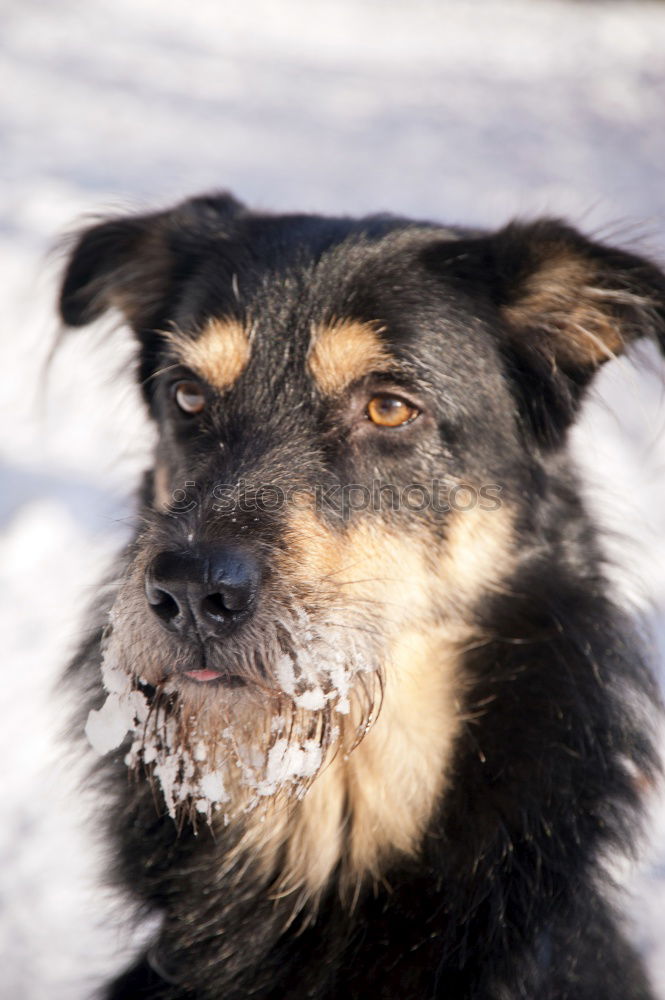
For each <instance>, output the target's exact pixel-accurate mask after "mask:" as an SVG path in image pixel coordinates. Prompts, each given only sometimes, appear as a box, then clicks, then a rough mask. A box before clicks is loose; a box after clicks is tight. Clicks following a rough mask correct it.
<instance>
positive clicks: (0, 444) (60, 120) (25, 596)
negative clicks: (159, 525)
mask: <svg viewBox="0 0 665 1000" xmlns="http://www.w3.org/2000/svg"><path fill="white" fill-rule="evenodd" d="M663 52H665V5H663V4H658V3H652V2H639V0H637V2H634V0H616V2H610V3H606V4H604V3H583V2H565V0H539V2H538V3H533V2H532V0H501V2H499V0H485V2H483V0H455V2H452V0H449V2H447V0H413V2H412V3H410V4H409V5H408V7H407V5H405V4H404V3H401V2H398V0H381V2H378V0H320V2H317V3H316V4H312V3H311V2H310V0H282V2H281V3H274V2H271V0H244V2H243V3H238V2H236V0H232V2H229V3H224V4H220V3H218V2H216V0H197V3H196V4H177V3H175V2H173V0H131V2H130V0H116V3H115V4H113V5H104V4H90V3H83V2H82V0H59V2H58V3H57V4H44V3H41V2H38V0H6V2H5V3H4V4H3V8H2V31H1V32H0V77H1V78H2V80H3V101H2V104H1V106H0V141H1V142H2V156H0V178H1V179H2V184H3V194H4V198H3V201H2V208H1V209H0V264H1V267H2V275H3V283H2V292H1V293H0V294H1V295H2V310H1V311H0V324H1V326H0V336H1V337H2V338H3V345H4V347H5V355H4V358H5V364H4V365H3V366H2V369H1V370H0V379H2V385H1V387H0V400H2V407H3V420H2V422H1V423H0V428H1V430H0V434H1V435H2V437H1V440H0V475H1V476H2V489H1V490H0V530H2V535H1V536H0V593H1V594H2V597H3V601H2V609H1V611H0V624H1V625H2V629H3V648H4V668H3V677H2V683H1V684H0V697H1V698H2V699H3V706H2V707H3V712H2V719H3V725H2V727H0V742H1V748H0V749H1V759H2V760H4V761H6V762H8V766H6V767H5V768H4V769H3V777H2V804H3V822H2V823H1V824H0V895H1V896H2V899H3V908H2V909H1V910H0V952H1V953H2V957H3V968H2V985H1V986H0V996H1V997H2V998H3V1000H4V997H7V1000H10V998H11V1000H84V998H87V997H89V996H90V995H91V994H92V992H93V990H94V988H95V986H96V985H97V983H98V982H99V980H100V978H102V977H103V976H104V975H105V974H106V973H107V970H109V969H112V968H118V967H119V966H120V965H121V964H122V963H123V962H125V961H126V960H127V958H128V955H129V954H130V953H131V951H132V949H133V948H135V947H137V946H138V939H137V938H135V939H134V940H130V938H129V935H128V931H127V929H126V928H127V922H126V920H125V919H124V916H123V914H124V911H123V909H122V907H120V908H118V907H117V901H116V902H114V903H113V905H114V907H115V908H114V909H113V910H111V909H109V908H107V906H106V905H105V902H104V900H105V899H106V898H107V897H105V896H103V890H102V889H101V888H100V886H101V883H102V881H103V874H104V869H105V865H106V861H105V858H104V855H103V854H102V853H100V852H99V851H98V849H97V846H96V844H95V843H94V841H92V840H91V838H90V837H89V835H88V833H87V832H86V830H85V829H84V828H83V827H82V825H81V814H82V812H83V806H84V805H85V802H84V800H83V799H82V798H81V796H80V794H79V793H78V792H77V790H76V781H77V776H78V774H79V770H80V769H79V767H78V762H77V761H76V760H74V761H72V760H71V758H63V757H62V754H61V751H60V748H59V743H58V736H59V733H60V731H61V729H62V728H63V726H64V725H65V723H64V720H65V718H66V717H67V706H66V705H65V704H64V703H63V698H62V697H61V696H60V685H59V682H58V678H59V671H60V669H61V665H62V663H63V662H64V660H65V658H66V655H67V653H68V651H71V650H72V649H73V648H75V646H76V644H77V642H78V641H79V639H80V638H81V636H82V635H83V629H84V625H83V624H82V622H81V619H80V617H77V613H76V610H77V608H80V607H81V606H82V604H84V603H85V602H86V601H87V600H88V599H89V598H90V597H91V596H92V594H93V593H94V589H95V581H96V580H97V579H99V578H100V576H101V575H102V574H103V573H104V572H105V570H106V569H107V567H108V565H109V561H110V559H111V556H112V553H113V552H114V551H115V550H116V549H117V548H118V547H119V546H120V545H121V544H122V542H123V540H124V539H125V537H126V532H127V519H128V517H129V516H130V514H131V507H130V504H129V503H128V502H127V501H126V499H125V498H126V497H127V496H128V495H129V493H130V492H131V490H132V488H133V486H134V484H135V483H136V480H137V476H138V473H139V471H140V469H141V467H142V464H143V457H144V455H145V454H146V451H147V449H148V447H149V445H150V441H151V435H150V431H149V429H147V428H146V427H145V425H144V424H143V422H142V420H141V417H140V415H139V414H140V400H139V394H138V391H137V390H136V388H135V387H134V385H133V384H132V382H131V379H130V377H129V373H130V371H131V361H130V358H131V353H132V345H131V341H130V338H129V337H126V336H124V335H123V334H121V333H117V334H111V332H110V329H111V325H112V323H109V324H101V325H100V326H99V327H98V328H97V329H96V330H95V331H94V332H93V331H81V332H76V333H73V334H72V335H71V336H69V337H68V338H67V341H66V342H65V343H64V344H63V347H62V349H61V351H60V352H59V354H58V356H57V358H56V360H55V362H54V365H53V368H52V370H51V373H50V376H49V378H48V380H47V382H46V384H45V383H44V382H43V381H40V366H41V365H42V363H43V361H44V359H45V356H46V352H47V350H48V347H49V345H50V343H51V339H52V335H53V333H54V330H55V322H54V318H53V294H54V287H55V286H54V276H55V272H56V270H57V266H58V258H57V257H49V256H48V251H49V248H50V247H51V246H52V244H53V241H54V239H55V238H56V237H57V236H58V234H59V233H60V232H61V231H62V230H63V229H65V228H67V227H70V226H71V225H72V223H73V222H75V221H76V219H77V217H78V216H80V214H81V213H84V212H95V211H100V210H101V211H103V210H108V209H116V208H123V207H125V206H137V205H139V206H140V205H158V206H159V205H163V204H167V203H168V202H169V201H171V200H173V199H175V198H178V197H181V196H184V195H186V194H189V193H191V192H194V191H201V190H206V189H211V188H219V187H229V188H231V189H232V190H234V192H235V193H236V194H237V195H238V196H240V197H241V198H244V199H246V200H247V201H248V202H250V203H252V204H258V205H262V206H264V207H266V208H271V209H277V210H279V209H295V210H302V209H305V210H307V209H313V210H322V211H332V212H349V213H353V212H368V211H382V210H392V211H397V212H404V213H407V214H412V215H415V216H421V217H426V218H440V219H442V220H445V221H449V222H465V223H471V224H493V223H500V222H502V221H504V220H505V219H506V218H508V217H509V216H511V215H514V214H516V213H528V214H531V215H533V214H536V213H542V212H546V213H550V214H557V215H564V216H566V217H569V218H570V219H572V220H573V221H575V222H577V223H578V224H580V225H582V226H583V227H584V228H586V229H587V230H593V231H596V232H599V233H600V234H602V235H604V236H606V237H608V238H610V237H611V238H613V239H615V240H616V241H618V242H622V243H624V244H626V243H627V244H629V245H635V246H638V247H640V248H642V249H644V250H646V251H647V252H651V253H654V254H656V255H657V256H658V257H659V258H660V259H661V260H665V185H664V184H663V163H665V129H664V128H663V108H664V107H665V60H664V59H663ZM643 357H645V358H646V360H645V361H643V362H642V364H641V366H640V369H639V370H637V369H635V368H634V367H631V365H629V364H628V363H627V362H626V361H623V360H622V361H619V362H612V363H611V364H609V365H608V366H607V368H606V371H605V372H604V373H603V376H602V378H601V379H600V380H599V383H598V389H597V391H596V392H595V394H594V399H593V400H592V402H591V403H590V405H589V406H588V407H587V408H586V412H585V417H584V421H583V423H582V425H581V426H580V428H579V431H578V432H577V433H576V435H575V442H574V444H575V449H576V452H577V454H578V455H579V456H580V461H581V463H582V465H583V468H584V471H585V475H586V478H587V482H588V489H589V493H590V498H591V501H592V502H593V504H594V506H595V508H596V509H597V511H598V514H599V516H600V517H601V518H602V519H603V520H604V522H605V523H606V524H607V525H608V526H609V527H610V529H611V532H610V533H609V534H608V542H607V546H608V551H609V552H610V553H611V555H612V556H613V557H614V558H615V560H616V562H617V566H618V569H617V572H616V574H615V575H616V579H617V584H618V586H620V588H621V591H622V593H623V594H624V595H625V600H626V601H630V602H631V603H632V604H633V605H635V606H637V607H639V608H641V609H643V610H644V611H645V612H646V613H647V614H648V616H649V618H650V621H651V623H652V625H653V627H654V630H655V634H656V642H657V646H658V649H659V652H660V656H661V658H663V657H665V472H664V470H665V462H664V458H665V443H664V442H665V435H664V434H663V430H664V429H665V405H664V390H663V381H662V367H661V366H660V362H658V361H657V360H656V359H655V357H654V355H653V353H650V352H648V351H647V352H643ZM289 669H291V670H293V664H291V668H289V666H288V664H284V674H283V679H282V686H283V687H284V688H285V690H286V689H287V688H286V683H293V685H294V687H293V690H294V691H295V690H296V682H297V678H296V676H295V673H294V674H293V676H291V675H290V674H289ZM336 669H338V670H339V676H335V677H332V676H331V677H329V678H328V683H329V684H330V686H331V688H335V689H336V691H337V695H336V698H338V700H337V705H336V707H337V711H338V712H340V711H342V710H343V709H344V707H346V706H345V698H344V695H343V694H340V692H342V691H343V689H344V685H345V684H348V681H349V679H350V678H349V676H348V674H347V673H345V669H344V666H343V665H338V668H336ZM289 678H291V679H290V680H289ZM116 680H119V679H117V678H116ZM285 681H286V683H285ZM109 683H110V684H112V683H113V681H112V679H111V680H110V681H109ZM108 689H109V691H111V690H112V687H110V686H109V687H108ZM321 691H322V693H324V694H326V695H327V692H328V689H327V688H326V687H325V685H323V686H321ZM115 694H116V696H117V697H118V699H122V697H123V692H122V691H116V692H115ZM298 696H299V697H305V698H311V699H313V700H314V699H316V698H318V697H319V695H318V693H317V681H316V680H315V678H313V677H312V678H311V683H310V684H309V685H306V686H305V688H304V689H303V690H302V691H301V693H300V694H299V695H298ZM138 707H140V706H138ZM135 708H137V706H133V707H132V708H131V711H134V709H135ZM123 711H125V712H129V711H130V707H129V706H128V705H127V704H125V705H124V708H123V709H121V707H120V701H119V702H118V703H117V704H116V705H115V707H113V708H111V709H107V710H106V715H104V712H102V717H101V718H99V717H98V718H97V719H96V720H91V722H90V726H89V732H91V734H92V739H93V741H94V742H95V743H96V744H97V746H98V748H102V749H103V748H104V747H105V746H109V744H110V743H111V742H112V741H114V740H116V739H117V738H118V736H119V731H120V728H121V726H122V724H123V723H122V712H123ZM126 718H127V716H125V720H126ZM130 728H131V726H128V729H130ZM126 731H127V730H126ZM274 735H275V738H276V740H279V739H280V738H283V737H282V735H281V734H280V732H279V731H278V730H275V733H274ZM276 745H277V743H275V746H276ZM136 752H138V749H137V748H136V747H133V748H132V750H130V755H131V753H136ZM144 752H145V750H144ZM246 752H247V762H246V766H247V767H249V768H257V767H259V766H260V761H258V760H257V759H252V756H251V751H250V750H249V749H247V751H246ZM157 757H158V755H157V752H156V750H155V760H154V762H155V764H156V766H159V761H158V759H157ZM202 763H203V761H201V760H199V758H198V754H197V753H195V754H194V755H193V756H192V760H191V766H192V767H195V766H198V765H199V764H202ZM263 763H264V764H265V761H264V762H263ZM273 766H274V774H275V775H276V774H283V775H284V776H285V777H286V779H287V780H289V781H290V780H292V779H293V780H295V781H300V780H306V775H307V774H308V773H309V772H310V770H311V768H313V767H315V753H314V750H313V748H311V752H310V751H309V750H307V749H306V747H305V745H304V743H303V744H302V745H301V746H300V747H299V748H297V752H295V753H291V752H290V751H289V753H285V755H283V756H282V757H278V755H277V754H276V755H275V759H274V761H273ZM192 773H194V772H192ZM213 774H214V772H211V773H210V777H209V779H208V780H209V782H210V787H208V786H207V783H206V789H207V794H204V795H202V796H201V797H200V798H198V799H197V800H196V801H197V808H201V811H203V812H206V813H207V811H208V809H209V806H210V803H211V802H214V801H216V800H215V796H220V798H219V801H222V798H221V793H222V786H221V784H219V783H218V784H215V781H218V778H219V775H218V776H217V777H213ZM165 777H167V778H168V776H166V775H165ZM190 779H191V775H190ZM190 779H187V778H186V779H185V780H190ZM167 784H168V781H167ZM213 793H214V794H213ZM173 805H174V806H175V802H174V803H173ZM654 822H655V830H656V833H655V834H654V837H653V841H652V842H653V848H652V850H651V853H650V855H649V857H648V859H647V862H646V863H645V864H643V865H642V866H641V867H640V868H639V869H637V870H635V871H632V872H631V873H630V876H628V878H629V884H630V888H631V891H632V893H633V902H632V904H631V907H630V910H631V913H632V917H633V927H634V933H635V937H636V940H637V941H638V942H639V944H640V946H641V948H642V949H643V951H644V953H645V954H646V956H647V958H648V960H649V962H650V965H651V968H652V971H653V975H654V979H655V981H656V982H657V984H658V988H659V991H660V995H661V996H662V997H664V998H665V933H664V931H665V847H664V846H663V845H664V843H665V805H660V806H659V807H658V808H657V809H655V811H654ZM110 902H111V901H110Z"/></svg>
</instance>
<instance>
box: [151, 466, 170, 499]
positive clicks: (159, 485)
mask: <svg viewBox="0 0 665 1000" xmlns="http://www.w3.org/2000/svg"><path fill="white" fill-rule="evenodd" d="M154 490H155V506H156V507H157V508H158V509H159V510H166V509H167V507H168V506H169V504H170V502H171V490H170V483H169V473H168V469H167V468H166V466H165V465H162V464H161V463H160V462H158V463H157V465H156V466H155V474H154Z"/></svg>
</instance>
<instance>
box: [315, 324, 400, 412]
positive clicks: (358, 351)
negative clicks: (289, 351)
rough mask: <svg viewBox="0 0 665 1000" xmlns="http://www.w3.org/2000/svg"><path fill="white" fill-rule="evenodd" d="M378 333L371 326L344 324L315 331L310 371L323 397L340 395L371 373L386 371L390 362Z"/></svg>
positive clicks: (389, 366)
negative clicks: (353, 383) (324, 394)
mask: <svg viewBox="0 0 665 1000" xmlns="http://www.w3.org/2000/svg"><path fill="white" fill-rule="evenodd" d="M379 332H380V331H379V330H378V329H377V328H376V327H374V326H372V325H371V324H370V323H359V322H355V321H347V322H340V323H334V324H332V325H331V326H328V327H324V328H323V329H319V330H315V331H314V337H315V339H314V343H313V346H312V349H311V351H310V355H309V369H310V371H311V373H312V375H313V376H314V379H315V380H316V383H317V385H318V386H319V388H320V389H321V391H322V392H324V393H326V395H329V396H333V395H336V394H337V393H340V392H343V391H344V389H346V388H347V386H349V385H350V384H351V383H352V382H355V381H356V380H357V379H359V378H362V377H363V375H368V374H370V372H373V371H380V372H383V371H388V370H389V369H390V368H391V365H392V363H393V361H392V359H391V356H390V354H389V353H388V351H387V350H386V348H385V346H384V344H382V343H381V339H380V336H379Z"/></svg>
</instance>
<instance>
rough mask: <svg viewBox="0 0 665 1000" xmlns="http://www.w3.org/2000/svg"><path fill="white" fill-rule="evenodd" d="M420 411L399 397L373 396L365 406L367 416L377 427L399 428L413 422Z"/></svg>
mask: <svg viewBox="0 0 665 1000" xmlns="http://www.w3.org/2000/svg"><path fill="white" fill-rule="evenodd" d="M419 413H420V410H418V409H417V408H416V407H415V406H412V405H411V403H407V402H406V401H405V400H404V399H400V398H399V396H388V395H381V396H373V397H372V398H371V399H370V401H369V403H368V404H367V416H368V417H369V419H370V420H371V421H372V423H373V424H376V426H377V427H401V426H402V425H403V424H408V423H410V422H411V421H412V420H415V419H416V417H417V416H418V414H419Z"/></svg>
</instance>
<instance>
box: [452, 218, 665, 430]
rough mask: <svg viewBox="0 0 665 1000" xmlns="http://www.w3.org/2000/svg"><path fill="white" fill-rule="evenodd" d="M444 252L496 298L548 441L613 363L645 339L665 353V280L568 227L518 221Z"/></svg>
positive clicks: (510, 350)
mask: <svg viewBox="0 0 665 1000" xmlns="http://www.w3.org/2000/svg"><path fill="white" fill-rule="evenodd" d="M445 253H446V254H447V255H448V256H449V261H448V265H447V267H446V268H445V270H446V273H447V274H448V275H450V274H451V273H452V274H453V275H455V276H456V278H457V280H458V281H461V282H462V283H463V284H464V285H467V286H468V282H469V281H470V280H473V282H474V284H475V285H476V286H478V284H479V283H480V284H482V285H483V286H484V288H485V289H486V291H487V292H488V293H489V298H490V300H491V303H492V305H493V307H494V309H492V317H493V318H492V319H491V323H492V327H493V329H495V331H496V335H497V337H498V342H499V347H500V351H501V353H502V355H503V357H504V359H505V363H506V367H507V372H508V375H509V377H510V378H511V381H512V383H513V385H514V388H515V393H516V397H517V400H518V405H519V406H520V409H521V411H522V413H523V415H524V416H525V417H527V418H528V419H529V421H530V422H531V424H532V425H533V426H534V427H535V430H536V432H537V433H538V435H539V436H540V437H541V438H543V439H544V440H548V441H550V442H552V441H553V440H554V441H555V440H557V439H558V438H559V436H560V433H561V431H563V430H564V429H565V427H566V426H567V425H568V424H569V423H570V422H571V420H572V419H573V418H574V416H575V414H576V412H577V409H578V406H579V403H580V400H581V398H582V395H583V392H584V389H585V388H586V387H587V385H588V384H589V382H590V381H591V379H592V377H593V376H594V374H595V373H596V372H597V371H598V369H599V368H600V366H601V365H602V364H604V363H605V362H606V361H607V360H609V359H610V358H613V357H616V356H617V355H618V354H621V353H622V352H623V351H624V350H625V348H626V347H627V346H628V345H629V344H631V343H632V342H633V341H635V340H637V339H639V338H641V337H650V338H652V339H654V340H656V341H657V342H658V343H659V344H660V347H661V349H665V275H663V273H662V272H661V271H660V270H659V269H658V268H657V267H656V266H655V265H653V264H651V263H650V262H649V261H647V260H645V259H643V258H641V257H638V256H634V255H633V254H630V253H626V252H623V251H621V250H616V249H612V248H611V247H607V246H604V245H603V244H601V243H596V242H593V241H591V240H589V239H587V238H586V237H584V236H582V235H581V234H580V233H578V232H577V231H576V230H575V229H572V228H571V227H569V226H566V225H565V224H563V223H561V222H558V221H556V220H549V219H548V220H542V221H539V222H534V223H511V224H510V225H508V226H506V227H505V228H504V229H501V230H499V231H498V232H496V233H494V234H493V235H489V236H486V237H480V238H478V239H466V240H463V241H462V244H461V245H460V244H459V243H457V244H456V243H454V242H451V243H448V244H447V245H446V248H445ZM455 257H457V263H456V262H455ZM439 266H440V264H439ZM453 280H455V279H453ZM497 310H498V322H497V316H496V311H497Z"/></svg>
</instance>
